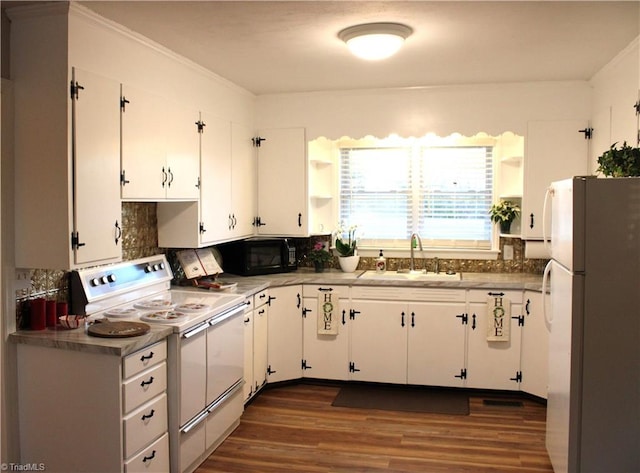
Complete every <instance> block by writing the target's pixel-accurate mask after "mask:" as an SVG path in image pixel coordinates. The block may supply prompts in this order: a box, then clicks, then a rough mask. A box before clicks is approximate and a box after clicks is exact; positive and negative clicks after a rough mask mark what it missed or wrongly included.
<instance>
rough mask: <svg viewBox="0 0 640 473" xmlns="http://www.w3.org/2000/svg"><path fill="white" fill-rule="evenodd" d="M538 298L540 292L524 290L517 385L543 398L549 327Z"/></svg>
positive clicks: (546, 381) (545, 394)
mask: <svg viewBox="0 0 640 473" xmlns="http://www.w3.org/2000/svg"><path fill="white" fill-rule="evenodd" d="M542 301H543V297H542V293H540V292H535V291H525V293H524V327H523V328H522V362H521V368H522V382H521V383H520V389H522V390H523V391H525V392H527V393H529V394H533V395H535V396H539V397H542V398H545V399H546V398H547V384H548V379H547V374H548V371H549V366H548V363H549V328H550V327H548V326H547V323H546V322H545V319H544V313H543V307H542Z"/></svg>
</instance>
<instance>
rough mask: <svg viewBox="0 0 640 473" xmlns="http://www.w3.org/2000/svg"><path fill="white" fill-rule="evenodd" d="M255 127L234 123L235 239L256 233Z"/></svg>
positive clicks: (232, 169) (232, 153)
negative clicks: (253, 138)
mask: <svg viewBox="0 0 640 473" xmlns="http://www.w3.org/2000/svg"><path fill="white" fill-rule="evenodd" d="M252 137H253V130H252V129H251V128H249V127H248V126H245V125H242V124H240V123H232V124H231V158H232V159H231V203H232V208H231V210H232V211H231V223H232V228H231V232H232V236H233V237H234V238H239V237H245V236H250V235H253V233H254V231H255V227H254V225H253V223H254V220H253V219H254V217H255V215H256V182H257V179H256V161H255V149H254V147H253V145H252V141H251V139H252Z"/></svg>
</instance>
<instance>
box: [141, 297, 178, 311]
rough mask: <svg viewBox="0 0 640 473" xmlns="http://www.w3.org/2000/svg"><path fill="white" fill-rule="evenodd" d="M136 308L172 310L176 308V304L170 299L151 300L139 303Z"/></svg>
mask: <svg viewBox="0 0 640 473" xmlns="http://www.w3.org/2000/svg"><path fill="white" fill-rule="evenodd" d="M134 306H135V307H137V308H138V309H151V310H154V309H155V310H171V309H174V308H175V307H176V304H174V303H173V302H171V301H170V300H168V299H150V300H147V301H141V302H137V303H135V304H134Z"/></svg>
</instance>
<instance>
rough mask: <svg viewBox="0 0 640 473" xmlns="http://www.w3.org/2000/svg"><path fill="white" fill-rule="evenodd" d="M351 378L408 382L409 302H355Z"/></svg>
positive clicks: (399, 382) (352, 322)
mask: <svg viewBox="0 0 640 473" xmlns="http://www.w3.org/2000/svg"><path fill="white" fill-rule="evenodd" d="M351 306H352V309H353V310H354V311H357V313H354V318H353V320H351V363H353V372H352V374H351V379H352V380H356V381H373V382H380V383H397V384H406V382H407V324H408V315H407V304H406V303H405V302H395V301H363V300H354V301H352V302H351Z"/></svg>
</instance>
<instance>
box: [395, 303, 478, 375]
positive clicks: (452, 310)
mask: <svg viewBox="0 0 640 473" xmlns="http://www.w3.org/2000/svg"><path fill="white" fill-rule="evenodd" d="M407 313H408V317H409V319H408V324H409V335H408V337H409V342H408V343H409V346H408V353H409V359H408V369H407V381H408V383H409V384H423V385H431V386H462V385H463V384H464V381H463V378H462V376H461V372H462V370H463V369H464V367H465V364H464V355H465V353H464V352H465V332H466V325H465V324H464V323H463V318H462V316H463V314H464V313H465V304H464V303H458V304H454V303H446V302H442V303H431V302H428V303H411V304H410V305H409V308H408V311H407Z"/></svg>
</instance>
